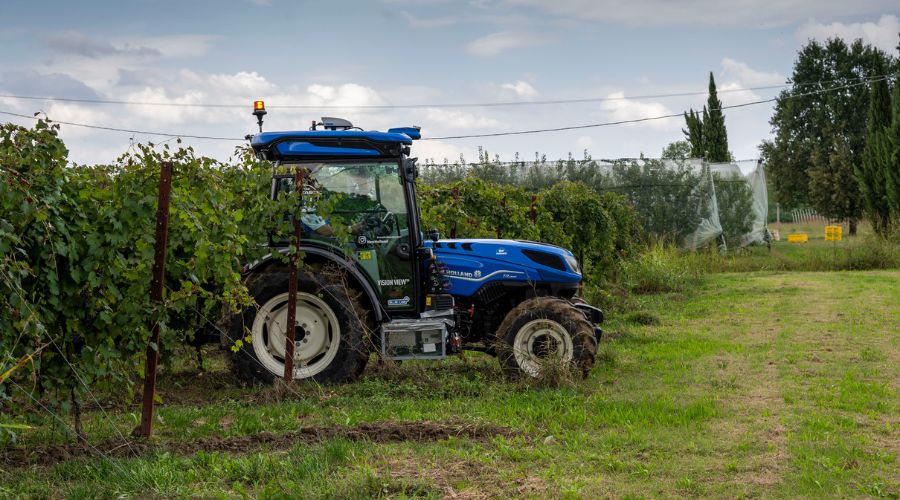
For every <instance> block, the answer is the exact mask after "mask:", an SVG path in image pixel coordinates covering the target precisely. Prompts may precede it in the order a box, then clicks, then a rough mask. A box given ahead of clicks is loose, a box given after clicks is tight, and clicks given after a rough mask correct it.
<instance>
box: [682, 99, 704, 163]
mask: <svg viewBox="0 0 900 500" xmlns="http://www.w3.org/2000/svg"><path fill="white" fill-rule="evenodd" d="M700 116H701V115H700V114H699V113H696V112H694V110H693V109H691V111H690V113H685V114H684V122H685V124H686V125H687V130H685V129H681V131H682V132H683V133H684V137H685V138H686V139H687V142H688V143H689V144H690V145H691V158H703V156H704V155H705V148H704V146H703V121H702V119H701V118H700Z"/></svg>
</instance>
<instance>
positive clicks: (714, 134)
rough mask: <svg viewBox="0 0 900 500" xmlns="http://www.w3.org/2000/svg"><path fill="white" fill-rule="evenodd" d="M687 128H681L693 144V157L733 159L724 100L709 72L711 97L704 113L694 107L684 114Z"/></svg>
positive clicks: (712, 160)
mask: <svg viewBox="0 0 900 500" xmlns="http://www.w3.org/2000/svg"><path fill="white" fill-rule="evenodd" d="M684 122H685V125H686V126H687V129H681V131H682V132H683V133H684V137H685V139H687V142H688V143H689V144H690V145H691V153H690V156H691V157H692V158H705V159H707V160H708V161H711V162H726V161H731V160H732V159H733V157H732V156H731V153H730V152H729V151H728V131H727V130H726V129H725V115H724V114H723V113H722V101H720V100H719V97H718V93H717V92H716V80H715V79H714V78H713V74H712V72H710V73H709V97H708V98H707V101H706V106H704V107H703V112H702V114H701V113H700V112H696V111H694V110H693V109H691V110H690V112H689V113H685V114H684Z"/></svg>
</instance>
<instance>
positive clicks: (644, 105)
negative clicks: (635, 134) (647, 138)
mask: <svg viewBox="0 0 900 500" xmlns="http://www.w3.org/2000/svg"><path fill="white" fill-rule="evenodd" d="M606 97H607V98H609V99H611V100H609V101H604V102H602V103H601V104H600V110H601V113H600V114H599V115H600V116H602V117H603V118H604V119H607V120H609V121H616V122H619V121H627V120H638V119H641V118H649V117H656V116H665V115H670V114H673V111H672V110H670V109H669V108H667V107H666V106H665V105H664V104H662V103H659V102H643V101H638V100H635V99H623V97H625V92H622V91H620V92H613V93H611V94H609V95H607V96H606ZM674 119H677V117H676V118H673V119H661V120H650V121H646V122H640V124H628V125H626V126H632V127H633V126H637V125H640V126H646V127H651V128H656V129H663V130H669V129H673V128H675V127H673V125H672V123H674V122H673V121H672V120H674Z"/></svg>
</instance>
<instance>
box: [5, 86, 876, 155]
mask: <svg viewBox="0 0 900 500" xmlns="http://www.w3.org/2000/svg"><path fill="white" fill-rule="evenodd" d="M890 78H891V77H890V76H888V75H883V76H881V77H879V78H876V79H872V80H865V81H861V82H857V83H852V84H848V85H841V86H838V87H830V88H827V89H819V90H814V91H810V92H803V93H800V94H790V95H786V96H783V97H775V98H771V99H762V100H758V101H751V102H745V103H741V104H732V105H729V106H722V107H721V108H718V109H710V111H723V110H726V109H735V108H744V107H748V106H755V105H757V104H765V103H769V102H775V101H777V100H784V99H796V98H799V97H806V96H811V95H817V94H824V93H826V92H832V91H835V90H843V89H848V88H852V87H858V86H861V85H867V84H869V83H874V82H878V81H882V80H889V79H890ZM684 113H685V112H678V113H671V114H666V115H659V116H647V117H643V118H634V119H630V120H617V121H611V122H602V123H589V124H584V125H568V126H562V127H549V128H540V129H530V130H516V131H507V132H491V133H484V134H464V135H447V136H439V137H422V138H421V139H420V140H422V141H429V140H430V141H435V140H458V139H475V138H481V137H504V136H513V135H530V134H540V133H547V132H562V131H567V130H582V129H589V128H599V127H610V126H614V125H625V124H629V123H641V122H649V121H655V120H665V119H668V118H676V117H680V116H683V115H684ZM0 114H3V115H9V116H17V117H19V118H27V119H32V120H38V119H39V118H37V117H36V116H30V115H24V114H21V113H13V112H11V111H4V110H0ZM51 121H52V122H53V123H60V124H63V125H71V126H73V127H83V128H90V129H97V130H108V131H113V132H125V133H129V134H142V135H152V136H159V137H172V138H176V137H177V138H183V139H201V140H215V141H232V142H242V141H245V140H246V139H245V138H235V137H220V136H208V135H193V134H177V133H170V132H155V131H146V130H135V129H127V128H118V127H107V126H102V125H92V124H87V123H76V122H69V121H61V120H51Z"/></svg>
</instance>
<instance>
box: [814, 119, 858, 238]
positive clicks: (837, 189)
mask: <svg viewBox="0 0 900 500" xmlns="http://www.w3.org/2000/svg"><path fill="white" fill-rule="evenodd" d="M833 137H834V141H835V144H834V146H833V147H832V152H831V153H830V154H829V155H828V156H825V155H823V154H822V153H820V152H818V151H816V152H815V153H814V154H813V167H812V168H811V169H810V171H809V196H810V202H811V204H812V206H813V208H815V209H816V211H817V212H819V213H820V214H822V215H824V216H825V217H828V218H830V219H843V218H850V220H851V221H853V220H855V219H856V218H858V217H859V216H860V215H861V213H862V205H861V197H860V195H859V183H858V182H856V177H855V176H854V172H853V166H854V155H853V151H852V150H851V148H850V141H849V140H847V139H846V138H844V137H842V136H840V135H835V136H833ZM850 227H851V234H853V233H854V226H853V224H852V222H851V226H850Z"/></svg>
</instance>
